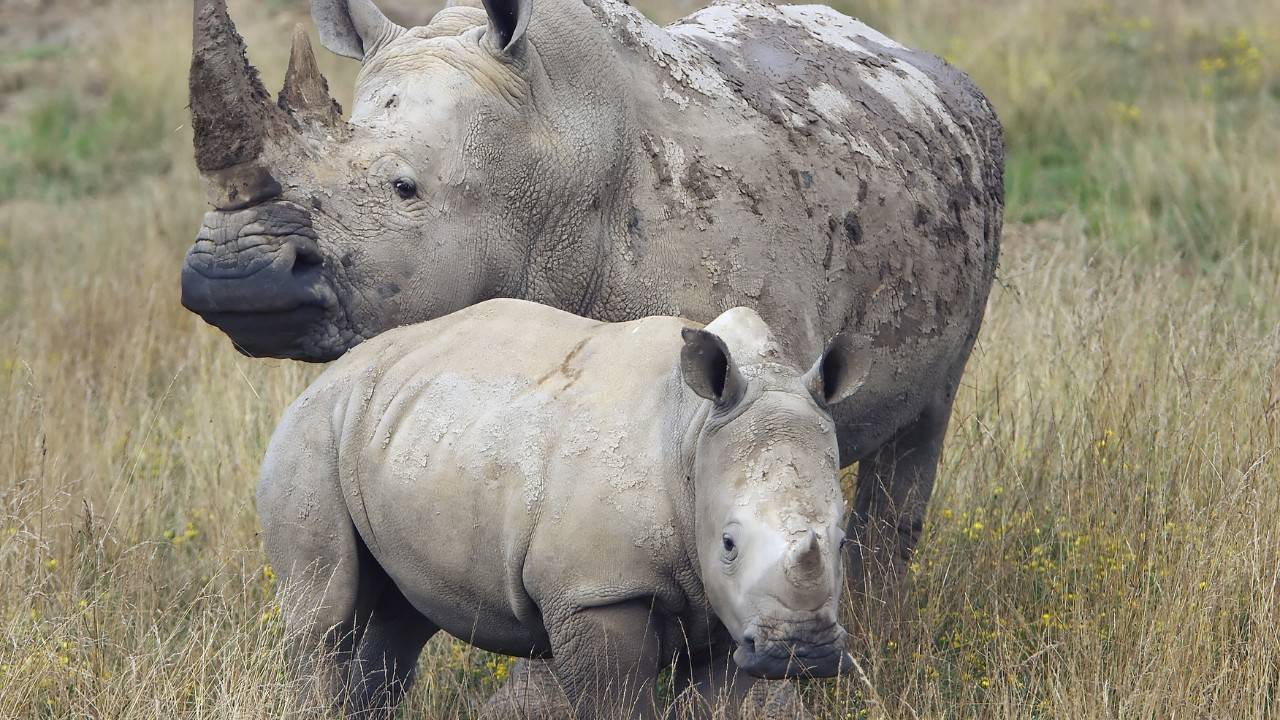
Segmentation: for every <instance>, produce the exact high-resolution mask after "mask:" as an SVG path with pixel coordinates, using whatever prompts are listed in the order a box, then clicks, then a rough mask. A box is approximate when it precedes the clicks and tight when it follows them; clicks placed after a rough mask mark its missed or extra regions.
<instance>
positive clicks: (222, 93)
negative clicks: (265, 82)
mask: <svg viewBox="0 0 1280 720" xmlns="http://www.w3.org/2000/svg"><path fill="white" fill-rule="evenodd" d="M191 47H192V51H191V74H190V78H189V82H190V89H191V127H192V130H193V131H194V132H195V149H196V167H198V168H199V169H200V172H201V173H202V174H205V175H208V174H209V173H212V172H216V171H219V170H225V169H227V168H230V167H234V166H237V165H242V164H244V163H248V162H252V161H253V160H256V159H258V158H259V157H260V156H261V155H262V151H263V149H264V147H265V146H266V143H267V139H268V135H269V134H270V133H271V132H272V130H273V126H278V125H279V118H278V117H276V116H277V115H279V114H281V113H280V111H279V109H277V108H276V106H275V105H274V104H273V103H272V102H271V96H270V95H269V94H267V90H266V88H264V87H263V86H262V80H261V78H259V77H258V71H257V69H255V68H254V67H253V66H252V65H250V64H249V59H248V57H247V56H246V55H245V46H244V40H243V39H241V37H240V33H238V32H236V26H235V24H234V23H232V22H231V16H230V15H229V14H228V13H227V3H226V0H196V3H195V32H194V36H193V38H192V46H191Z"/></svg>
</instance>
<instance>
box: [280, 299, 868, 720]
mask: <svg viewBox="0 0 1280 720" xmlns="http://www.w3.org/2000/svg"><path fill="white" fill-rule="evenodd" d="M695 327H696V324H694V323H690V322H688V321H684V320H680V319H676V318H670V317H652V318H646V319H643V320H636V321H631V322H626V323H617V324H608V323H600V322H597V321H593V320H589V319H584V318H581V317H578V316H574V315H571V314H569V313H566V312H563V311H560V310H556V309H553V308H549V307H546V306H543V305H537V304H534V303H529V302H525V301H520V300H492V301H488V302H485V303H482V304H479V305H476V306H473V307H471V308H468V309H466V310H463V311H460V312H458V313H455V314H452V315H449V316H446V317H444V318H440V319H437V320H434V321H431V322H428V323H423V324H420V325H414V326H409V327H405V328H400V329H397V330H393V331H390V332H388V333H385V334H383V335H381V336H379V337H378V338H376V339H374V340H370V341H368V342H366V343H364V344H362V345H361V346H359V347H358V348H356V349H355V350H352V351H351V352H350V353H348V354H347V355H346V356H345V357H343V358H342V359H341V360H340V361H338V363H336V364H335V365H334V366H333V367H332V368H330V369H329V370H327V371H326V372H325V373H324V374H323V375H322V376H321V377H320V378H319V379H318V380H317V381H316V382H315V383H314V384H313V385H312V386H311V387H310V388H309V389H308V390H307V391H306V392H305V393H303V395H302V396H301V397H299V398H298V400H297V401H295V402H294V403H293V405H292V406H291V407H290V408H289V410H288V412H287V413H286V414H285V417H284V419H283V420H282V421H281V423H280V426H279V427H278V428H277V430H276V432H275V435H274V436H273V438H272V440H271V445H270V449H269V451H268V454H267V457H266V460H265V461H264V463H263V471H262V480H261V485H260V487H259V490H258V511H259V513H260V516H261V520H262V525H263V542H264V544H265V546H266V550H267V553H268V555H269V556H270V560H271V563H272V566H273V567H274V568H276V570H277V571H278V572H279V573H280V574H281V577H282V580H283V585H282V587H283V597H284V598H285V603H284V604H285V609H286V614H285V618H284V619H285V626H286V629H287V631H288V632H289V634H290V636H291V637H292V638H293V640H294V642H296V643H297V644H298V645H297V647H298V648H299V655H300V656H301V657H303V658H306V659H307V660H308V661H309V662H310V663H311V665H310V666H308V667H307V668H306V670H307V672H305V673H304V676H305V675H312V676H314V677H317V678H319V679H320V682H321V683H322V684H323V685H325V687H322V688H320V690H321V691H322V692H324V693H325V694H326V695H328V696H330V697H336V698H340V699H341V700H345V702H346V703H348V704H347V706H346V708H345V709H346V710H347V711H348V712H354V713H364V712H372V711H373V710H375V709H379V708H388V707H392V706H394V704H395V701H396V699H397V698H398V696H399V694H400V693H401V692H403V690H404V688H405V686H406V685H407V683H408V682H409V681H410V680H411V678H412V672H413V667H414V664H415V660H416V658H417V655H418V652H419V650H420V649H421V648H422V645H423V644H424V643H425V642H426V640H427V639H428V638H429V637H430V636H431V635H432V634H433V633H435V632H436V631H437V630H444V631H446V632H448V633H450V634H452V635H454V636H456V637H459V638H462V639H464V640H467V641H469V642H471V643H473V644H475V645H477V646H479V647H482V648H485V649H487V650H491V651H494V652H500V653H507V654H513V655H523V656H545V655H547V654H548V653H549V654H550V655H551V656H552V659H551V666H552V668H553V671H554V673H555V676H556V678H557V680H558V681H559V682H560V683H561V685H562V686H563V687H564V689H565V691H566V694H567V696H568V698H569V701H570V703H571V705H572V706H573V707H574V708H575V709H576V711H577V714H578V716H579V717H590V718H594V717H609V718H615V717H621V716H624V715H636V716H644V717H648V716H649V715H651V713H652V711H653V709H654V708H653V703H654V700H653V697H652V690H653V687H654V682H655V678H656V676H657V673H658V671H659V669H661V668H662V667H666V666H668V665H670V664H671V663H672V661H674V660H676V659H677V658H678V657H684V658H685V663H686V664H688V663H689V662H690V660H691V659H692V658H702V660H701V662H703V663H704V664H708V663H709V664H717V663H718V665H719V670H718V672H712V673H705V672H704V675H707V676H708V677H711V678H719V679H720V680H719V683H717V682H716V681H706V682H703V683H701V684H698V683H695V682H693V681H692V680H691V679H690V678H688V677H686V678H685V683H686V684H688V685H691V686H693V690H694V691H699V692H705V693H707V694H708V695H711V696H715V695H716V694H718V693H728V694H730V695H731V696H735V697H737V698H738V699H739V700H740V699H741V697H742V694H743V693H744V692H745V691H746V690H747V689H748V688H749V685H750V682H751V681H750V679H749V678H747V677H746V676H745V675H743V674H740V673H736V672H735V671H734V670H733V669H732V665H731V664H730V663H729V656H728V653H729V651H730V650H731V649H732V647H733V645H734V643H736V644H737V645H738V649H737V651H736V653H735V654H734V655H733V657H734V659H735V660H736V661H737V665H738V666H739V667H741V668H742V669H744V670H746V671H747V672H749V673H751V674H754V675H756V676H762V677H790V676H795V675H799V674H811V675H816V676H829V675H833V674H835V673H837V672H838V671H841V670H848V669H850V667H851V660H850V658H849V657H848V654H847V652H846V651H845V641H844V635H845V633H844V630H843V629H842V628H841V627H840V624H839V622H838V621H837V616H836V615H837V603H838V600H839V597H840V595H841V593H842V590H843V582H842V569H843V563H842V562H841V561H840V560H839V553H840V547H841V541H842V539H843V537H844V533H843V530H842V528H841V522H842V518H843V513H844V499H843V497H842V496H841V493H840V489H839V484H838V480H837V472H838V470H839V467H838V462H837V461H838V454H837V451H836V438H835V427H834V423H833V422H832V420H831V416H830V414H829V412H828V410H827V408H828V405H829V403H831V402H834V401H838V400H840V399H843V398H844V397H846V396H848V395H850V394H851V393H854V392H855V391H856V390H857V388H858V386H859V385H860V384H861V380H862V378H863V377H864V376H865V374H866V363H867V360H868V357H869V354H868V353H866V352H865V351H863V350H859V349H857V347H856V346H855V345H854V344H853V343H850V342H845V341H844V340H843V339H842V338H841V339H838V340H837V341H836V342H833V343H832V345H831V348H830V349H829V350H828V351H826V352H825V353H823V355H822V357H820V358H818V359H817V362H816V363H813V365H812V368H807V367H806V370H807V372H805V371H804V370H802V369H800V368H797V367H795V366H793V365H790V364H787V363H786V362H785V361H784V360H783V358H782V354H781V352H780V348H779V345H778V344H777V342H776V340H775V338H774V337H773V335H772V333H771V332H770V331H769V328H768V327H767V326H766V325H765V324H764V322H763V321H762V320H761V319H760V318H759V316H758V315H756V314H755V313H754V312H753V311H751V310H748V309H745V308H737V309H733V310H730V311H728V312H726V313H724V314H723V315H721V316H720V317H718V318H716V319H715V320H714V321H713V322H712V323H711V324H710V325H708V326H707V327H706V329H705V330H697V329H694V328H695ZM317 608H319V609H318V610H317ZM359 619H364V622H363V624H362V625H360V626H359V627H357V624H356V623H357V622H358V620H359ZM325 651H328V652H325ZM335 653H336V654H335ZM388 658H389V659H390V665H391V667H390V669H389V670H390V672H384V671H383V668H384V666H385V665H386V664H387V659H388ZM680 690H681V688H677V692H679V691H680Z"/></svg>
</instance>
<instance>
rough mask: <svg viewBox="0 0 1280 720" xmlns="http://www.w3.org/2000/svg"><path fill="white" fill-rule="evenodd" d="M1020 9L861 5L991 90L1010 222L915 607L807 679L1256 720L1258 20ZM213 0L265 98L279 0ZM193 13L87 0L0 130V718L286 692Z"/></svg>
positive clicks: (883, 697)
mask: <svg viewBox="0 0 1280 720" xmlns="http://www.w3.org/2000/svg"><path fill="white" fill-rule="evenodd" d="M281 5H283V4H281ZM1045 5H1046V4H1045V3H1040V2H1033V1H1032V0H1001V1H1000V2H997V3H977V2H974V0H967V1H965V2H959V3H955V2H943V1H942V0H921V1H920V2H916V3H911V4H910V5H909V6H908V5H907V4H906V3H903V2H895V1H894V0H870V1H869V2H866V3H864V4H863V6H862V7H860V8H858V9H859V10H861V11H862V13H861V14H863V15H864V16H865V17H867V19H869V20H871V21H873V22H874V23H875V24H876V25H878V26H880V27H882V28H883V29H885V30H887V31H890V32H891V34H897V35H899V36H901V37H903V38H904V39H906V40H908V41H910V42H912V43H914V44H916V45H919V46H923V47H927V48H930V49H933V50H935V51H938V52H942V53H945V54H947V55H948V57H950V58H951V59H952V60H953V61H954V62H956V63H957V64H958V65H960V66H961V67H965V68H967V69H969V70H971V71H972V72H973V73H974V75H975V76H976V77H977V78H978V80H979V82H980V84H981V85H982V86H983V87H984V88H985V89H986V90H987V91H988V92H989V93H990V94H991V96H992V98H993V99H994V100H995V102H996V104H997V106H998V108H999V109H1000V112H1001V114H1002V117H1003V118H1004V119H1005V121H1006V124H1007V126H1008V133H1009V139H1010V165H1009V167H1010V172H1009V187H1010V218H1011V223H1010V227H1009V232H1008V237H1007V240H1006V251H1005V255H1004V260H1003V263H1002V270H1001V282H1000V286H999V287H998V288H997V290H996V291H995V293H994V294H993V297H992V300H991V308H990V312H989V314H988V319H987V323H986V326H985V328H984V332H983V336H982V339H981V343H980V347H979V348H978V350H977V352H976V353H975V355H974V358H973V360H972V362H971V365H970V372H969V374H968V376H967V379H966V383H965V388H964V391H963V393H962V394H961V396H960V399H959V401H958V407H957V412H956V416H955V419H954V421H953V424H952V429H951V430H952V431H951V437H950V439H949V445H948V449H947V453H946V457H945V460H944V467H943V471H942V477H941V481H940V484H939V487H938V491H937V495H936V497H935V500H934V503H933V505H932V509H931V512H930V520H929V524H928V530H927V536H926V539H925V541H924V544H923V546H922V548H921V551H920V554H919V557H918V562H917V564H916V567H914V568H913V573H912V577H913V586H912V590H911V606H912V607H913V608H914V611H913V612H912V614H911V616H910V617H908V618H907V619H905V620H904V621H903V622H902V623H901V624H900V625H899V626H898V627H897V628H895V629H893V630H891V631H886V633H885V634H884V635H883V636H880V637H875V638H870V639H868V640H867V641H866V643H865V645H864V646H863V647H861V648H860V650H861V652H860V657H861V662H862V667H863V669H864V670H865V675H864V676H856V677H853V678H850V679H848V680H847V681H842V682H841V683H823V684H813V685H811V686H809V687H807V688H806V689H805V693H806V697H807V698H808V700H809V701H810V704H811V705H812V706H813V707H814V708H815V709H817V711H818V713H819V715H821V716H823V717H838V718H845V717H895V718H896V717H953V716H966V717H967V716H974V717H991V718H1028V717H1037V718H1073V719H1075V718H1095V717H1096V718H1120V717H1123V718H1167V717H1207V716H1213V717H1232V718H1244V717H1253V718H1266V717H1271V716H1275V715H1277V714H1278V713H1280V709H1278V708H1277V707H1276V704H1277V702H1280V693H1278V691H1277V688H1276V684H1277V682H1278V681H1280V630H1278V629H1277V628H1280V617H1278V616H1277V615H1278V614H1280V604H1278V603H1280V597H1277V582H1278V581H1280V576H1278V575H1277V569H1278V568H1280V557H1278V555H1280V529H1277V523H1276V522H1275V518H1277V517H1280V482H1278V480H1280V471H1278V459H1277V458H1276V456H1275V453H1276V450H1277V447H1280V366H1278V363H1280V237H1277V233H1278V232H1280V231H1277V227H1280V214H1278V213H1280V189H1278V187H1277V182H1278V180H1277V178H1280V132H1278V131H1277V129H1276V125H1275V118H1276V117H1277V110H1278V109H1280V107H1278V106H1280V100H1278V97H1280V85H1278V84H1277V80H1276V77H1277V70H1278V64H1277V55H1278V54H1280V17H1277V16H1278V15H1280V13H1278V12H1277V11H1276V10H1275V9H1274V7H1273V5H1272V4H1271V3H1267V2H1264V0H1251V1H1248V2H1246V1H1245V0H1238V1H1236V2H1227V3H1218V4H1214V5H1213V7H1212V8H1211V9H1210V8H1208V7H1207V6H1206V8H1205V9H1198V6H1199V5H1200V4H1199V3H1193V2H1191V0H1177V1H1175V2H1168V3H1157V2H1155V0H1150V1H1149V2H1138V1H1136V0H1135V2H1130V3H1124V4H1118V5H1106V4H1101V3H1096V2H1093V3H1086V2H1077V1H1072V2H1062V3H1057V4H1055V5H1054V6H1053V7H1046V6H1045ZM234 9H235V10H237V11H238V16H239V17H243V18H245V22H244V25H245V26H246V28H247V29H248V32H247V33H246V34H247V35H248V36H249V40H250V46H251V47H252V48H253V49H254V51H255V59H256V60H257V61H258V62H259V63H260V64H261V65H262V66H263V67H264V70H265V71H266V75H267V76H268V82H269V84H272V85H274V84H275V83H276V82H277V81H278V78H279V75H280V73H281V67H282V64H283V55H284V53H285V49H284V48H280V47H272V45H271V40H272V39H273V38H278V37H284V36H287V35H286V34H284V33H282V30H283V29H287V27H289V25H290V24H291V23H292V21H293V20H292V16H288V15H287V14H281V11H278V10H277V11H271V10H269V9H266V8H263V7H249V4H248V3H244V2H242V3H240V4H239V6H237V7H236V8H234ZM659 10H661V8H659ZM188 12H189V10H188V5H187V4H186V3H184V2H176V1H155V2H148V3H147V4H146V5H145V6H143V7H137V6H135V7H133V8H132V9H129V8H123V7H122V8H119V9H117V10H116V11H114V12H112V13H110V14H109V15H108V14H102V15H99V16H95V19H94V24H95V27H94V32H93V33H90V34H89V35H88V36H89V37H93V38H96V40H95V41H94V42H93V43H92V44H90V45H85V46H84V47H81V48H80V49H79V50H78V51H76V52H72V53H51V54H49V56H48V57H44V56H43V55H42V57H41V58H40V60H39V61H40V62H43V63H51V64H52V65H51V67H53V68H55V69H60V70H65V72H63V73H62V74H60V75H59V77H60V78H62V80H61V82H60V84H59V86H58V87H57V88H56V89H41V88H34V89H31V90H29V91H26V94H25V95H24V99H23V102H22V103H15V104H13V105H11V107H13V108H19V110H13V111H11V112H9V113H7V115H6V116H5V117H4V118H3V120H2V121H0V148H3V155H2V156H0V578H2V580H0V588H2V590H0V717H14V718H27V717H49V718H64V717H120V718H150V717H171V716H183V717H237V718H240V717H244V718H252V717H277V716H279V715H280V714H281V713H282V712H283V711H285V710H286V709H288V707H289V705H290V703H292V702H293V700H292V695H291V693H290V692H289V689H288V688H287V687H286V684H285V682H284V672H283V665H282V662H281V657H280V644H281V643H280V638H279V632H280V629H279V624H278V620H277V618H276V616H275V614H274V610H273V609H272V608H273V607H274V606H273V604H272V599H271V598H272V577H271V575H270V573H269V571H266V569H265V568H264V566H263V558H262V554H261V551H260V549H259V545H258V541H257V538H256V531H257V522H256V519H255V517H254V513H253V507H252V497H253V493H252V487H253V485H254V482H255V476H256V469H257V462H258V459H259V458H260V456H261V453H262V451H263V449H264V445H265V442H266V439H267V437H268V434H269V432H270V430H271V428H272V426H273V423H274V421H275V418H276V417H277V415H278V413H279V412H280V411H281V410H282V409H283V408H284V406H285V405H286V404H287V402H288V401H289V399H291V398H292V397H293V396H294V395H295V394H296V393H297V392H298V391H299V390H300V389H301V388H302V387H303V386H304V385H305V384H306V382H307V380H308V379H309V378H311V377H313V376H314V375H315V373H316V372H317V370H316V368H314V367H308V366H302V365H297V364H292V363H285V362H262V361H251V360H246V359H243V358H241V357H239V356H238V355H236V354H235V353H234V352H233V351H232V349H231V348H230V346H229V344H228V343H226V342H225V341H224V340H223V338H222V337H221V336H220V335H218V334H217V333H216V332H214V331H213V330H211V329H209V328H207V327H204V326H202V325H201V323H200V321H199V320H198V319H196V318H194V317H193V316H190V315H188V314H186V313H185V312H184V311H183V310H182V309H181V308H180V307H179V304H178V297H177V296H178V293H177V268H178V263H179V261H180V258H181V254H182V252H183V251H184V249H185V248H186V246H187V244H188V241H189V238H190V236H191V234H192V232H193V231H194V229H195V223H196V221H197V218H198V217H199V213H200V212H202V208H203V200H202V195H201V192H200V189H199V186H198V184H197V182H196V180H195V174H194V172H193V171H192V169H191V167H190V159H189V157H188V156H189V147H190V146H189V136H188V135H187V134H186V132H185V131H183V130H177V131H175V130H174V129H175V128H179V126H181V125H182V124H183V123H184V122H185V110H184V105H185V98H184V96H183V95H184V93H183V87H184V85H185V78H184V75H185V63H186V53H187V51H188V47H187V46H186V45H185V43H186V42H187V40H186V38H187V32H188V31H187V29H186V25H185V23H186V20H187V13H188ZM99 26H100V27H99ZM29 60H30V58H24V60H23V62H28V61H29ZM9 62H11V60H10V59H8V58H7V56H6V57H0V70H2V69H3V67H2V65H3V64H4V63H9ZM324 62H325V63H326V67H327V69H328V70H329V71H330V73H331V74H330V77H331V78H333V80H334V84H335V85H336V86H337V87H338V88H339V89H340V92H346V93H349V88H350V77H351V73H352V68H351V67H349V66H348V65H346V64H344V63H340V62H338V61H336V60H332V59H326V60H325V61H324ZM122 118H123V120H122ZM144 156H145V157H146V158H148V159H147V161H146V162H131V161H130V158H136V157H144ZM66 158H74V161H70V160H66ZM60 159H61V160H66V161H65V162H63V161H60ZM423 663H424V666H423V675H422V677H423V681H422V682H421V684H420V685H419V686H418V687H417V688H416V690H415V692H414V693H413V696H412V698H411V701H410V703H409V707H408V708H407V711H406V713H405V714H404V716H405V717H420V716H427V717H452V716H455V715H459V716H466V715H468V714H469V712H470V711H471V710H472V709H473V708H474V706H475V704H476V703H478V702H479V701H480V700H482V699H483V697H484V696H485V694H486V693H487V692H488V691H489V690H490V689H491V688H493V687H494V686H495V685H496V683H497V682H498V680H499V679H500V678H501V676H502V674H503V672H504V671H505V668H506V664H505V663H504V661H502V660H501V659H496V658H494V657H492V656H489V655H486V654H484V653H481V652H477V651H473V650H470V649H468V648H466V647H465V646H463V645H461V644H460V643H457V642H455V641H450V640H447V639H438V640H435V641H433V642H432V643H431V645H430V647H429V649H428V652H427V653H426V654H425V657H424V660H423Z"/></svg>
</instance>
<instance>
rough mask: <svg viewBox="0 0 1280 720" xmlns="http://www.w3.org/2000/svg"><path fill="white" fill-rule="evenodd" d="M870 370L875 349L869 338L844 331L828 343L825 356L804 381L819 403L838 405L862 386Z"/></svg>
mask: <svg viewBox="0 0 1280 720" xmlns="http://www.w3.org/2000/svg"><path fill="white" fill-rule="evenodd" d="M870 369H871V349H870V348H868V347H867V345H866V341H865V340H864V339H863V338H860V337H858V336H856V335H852V334H849V333H841V334H839V335H837V336H836V337H835V339H833V340H832V341H831V342H830V343H828V344H827V349H826V350H824V351H823V353H822V357H820V358H818V362H816V363H814V364H813V367H812V368H811V369H810V370H809V372H807V373H805V375H804V384H805V387H807V388H809V392H810V393H811V394H812V395H813V399H814V400H817V401H818V404H819V405H824V406H830V405H835V404H836V403H838V402H840V401H841V400H844V399H845V398H847V397H849V396H850V395H852V394H854V393H855V392H857V391H858V388H860V387H862V381H863V380H865V379H866V377H867V371H868V370H870Z"/></svg>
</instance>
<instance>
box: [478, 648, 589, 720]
mask: <svg viewBox="0 0 1280 720" xmlns="http://www.w3.org/2000/svg"><path fill="white" fill-rule="evenodd" d="M572 716H573V712H572V710H571V709H570V708H569V700H568V698H566V697H565V695H564V692H563V691H562V690H561V689H560V684H559V683H557V682H556V679H555V677H554V676H553V675H552V674H551V667H550V665H548V664H547V663H546V661H543V660H524V659H521V660H518V661H516V664H515V665H513V666H512V668H511V674H510V675H509V676H508V677H507V682H506V684H505V685H503V686H502V687H501V688H499V689H498V692H496V693H494V694H493V696H492V697H490V698H489V699H488V700H487V701H485V704H484V706H483V707H481V708H480V714H479V715H478V716H477V720H553V719H554V720H560V719H562V718H568V717H572Z"/></svg>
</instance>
